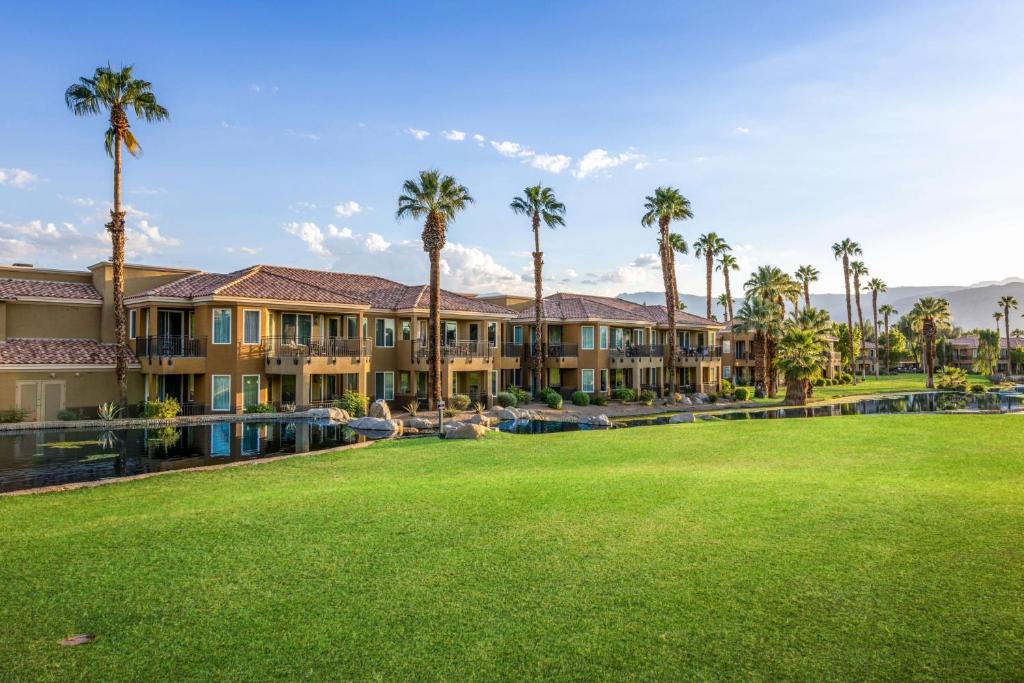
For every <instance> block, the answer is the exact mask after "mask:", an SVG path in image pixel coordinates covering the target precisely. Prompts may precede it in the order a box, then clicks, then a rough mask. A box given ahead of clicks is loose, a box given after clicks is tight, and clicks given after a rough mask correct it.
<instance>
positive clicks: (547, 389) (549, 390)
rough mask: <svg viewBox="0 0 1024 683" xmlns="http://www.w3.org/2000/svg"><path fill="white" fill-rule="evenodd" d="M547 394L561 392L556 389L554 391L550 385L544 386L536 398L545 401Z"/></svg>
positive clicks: (551, 394)
mask: <svg viewBox="0 0 1024 683" xmlns="http://www.w3.org/2000/svg"><path fill="white" fill-rule="evenodd" d="M549 396H561V394H559V393H558V392H557V391H555V390H554V389H552V388H551V387H544V388H543V389H541V390H540V393H539V394H537V398H539V399H540V400H542V401H544V402H545V403H547V402H548V397H549Z"/></svg>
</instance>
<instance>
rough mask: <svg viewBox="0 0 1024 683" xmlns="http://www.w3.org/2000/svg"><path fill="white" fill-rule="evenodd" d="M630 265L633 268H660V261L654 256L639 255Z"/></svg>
mask: <svg viewBox="0 0 1024 683" xmlns="http://www.w3.org/2000/svg"><path fill="white" fill-rule="evenodd" d="M630 265H631V266H633V267H634V268H661V259H659V258H658V256H657V255H656V254H640V255H639V256H637V257H636V258H635V259H633V263H631V264H630Z"/></svg>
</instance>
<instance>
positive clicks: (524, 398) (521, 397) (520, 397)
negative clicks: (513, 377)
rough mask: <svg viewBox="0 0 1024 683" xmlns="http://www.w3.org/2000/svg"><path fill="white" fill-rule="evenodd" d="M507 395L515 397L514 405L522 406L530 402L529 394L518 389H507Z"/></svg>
mask: <svg viewBox="0 0 1024 683" xmlns="http://www.w3.org/2000/svg"><path fill="white" fill-rule="evenodd" d="M508 393H510V394H512V395H513V396H515V397H516V405H522V404H524V403H529V402H530V392H528V391H526V390H525V389H521V388H519V387H509V388H508Z"/></svg>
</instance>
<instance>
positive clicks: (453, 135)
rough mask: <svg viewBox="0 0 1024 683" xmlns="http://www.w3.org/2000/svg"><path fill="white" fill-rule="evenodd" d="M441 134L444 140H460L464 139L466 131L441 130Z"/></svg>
mask: <svg viewBox="0 0 1024 683" xmlns="http://www.w3.org/2000/svg"><path fill="white" fill-rule="evenodd" d="M441 135H443V136H444V139H445V140H451V141H452V142H462V141H463V140H465V139H466V132H465V131H461V130H442V131H441Z"/></svg>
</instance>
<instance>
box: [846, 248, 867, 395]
mask: <svg viewBox="0 0 1024 683" xmlns="http://www.w3.org/2000/svg"><path fill="white" fill-rule="evenodd" d="M850 273H852V274H853V295H854V301H855V302H856V303H857V325H858V326H859V327H860V360H861V364H860V373H861V377H863V378H865V379H866V378H867V376H868V369H867V363H865V362H864V361H865V358H866V356H867V352H868V345H867V341H868V335H867V330H865V329H864V312H863V310H862V309H861V306H860V292H861V289H860V279H861V278H862V277H867V275H868V267H867V266H866V265H864V262H863V261H853V262H852V263H850Z"/></svg>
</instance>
